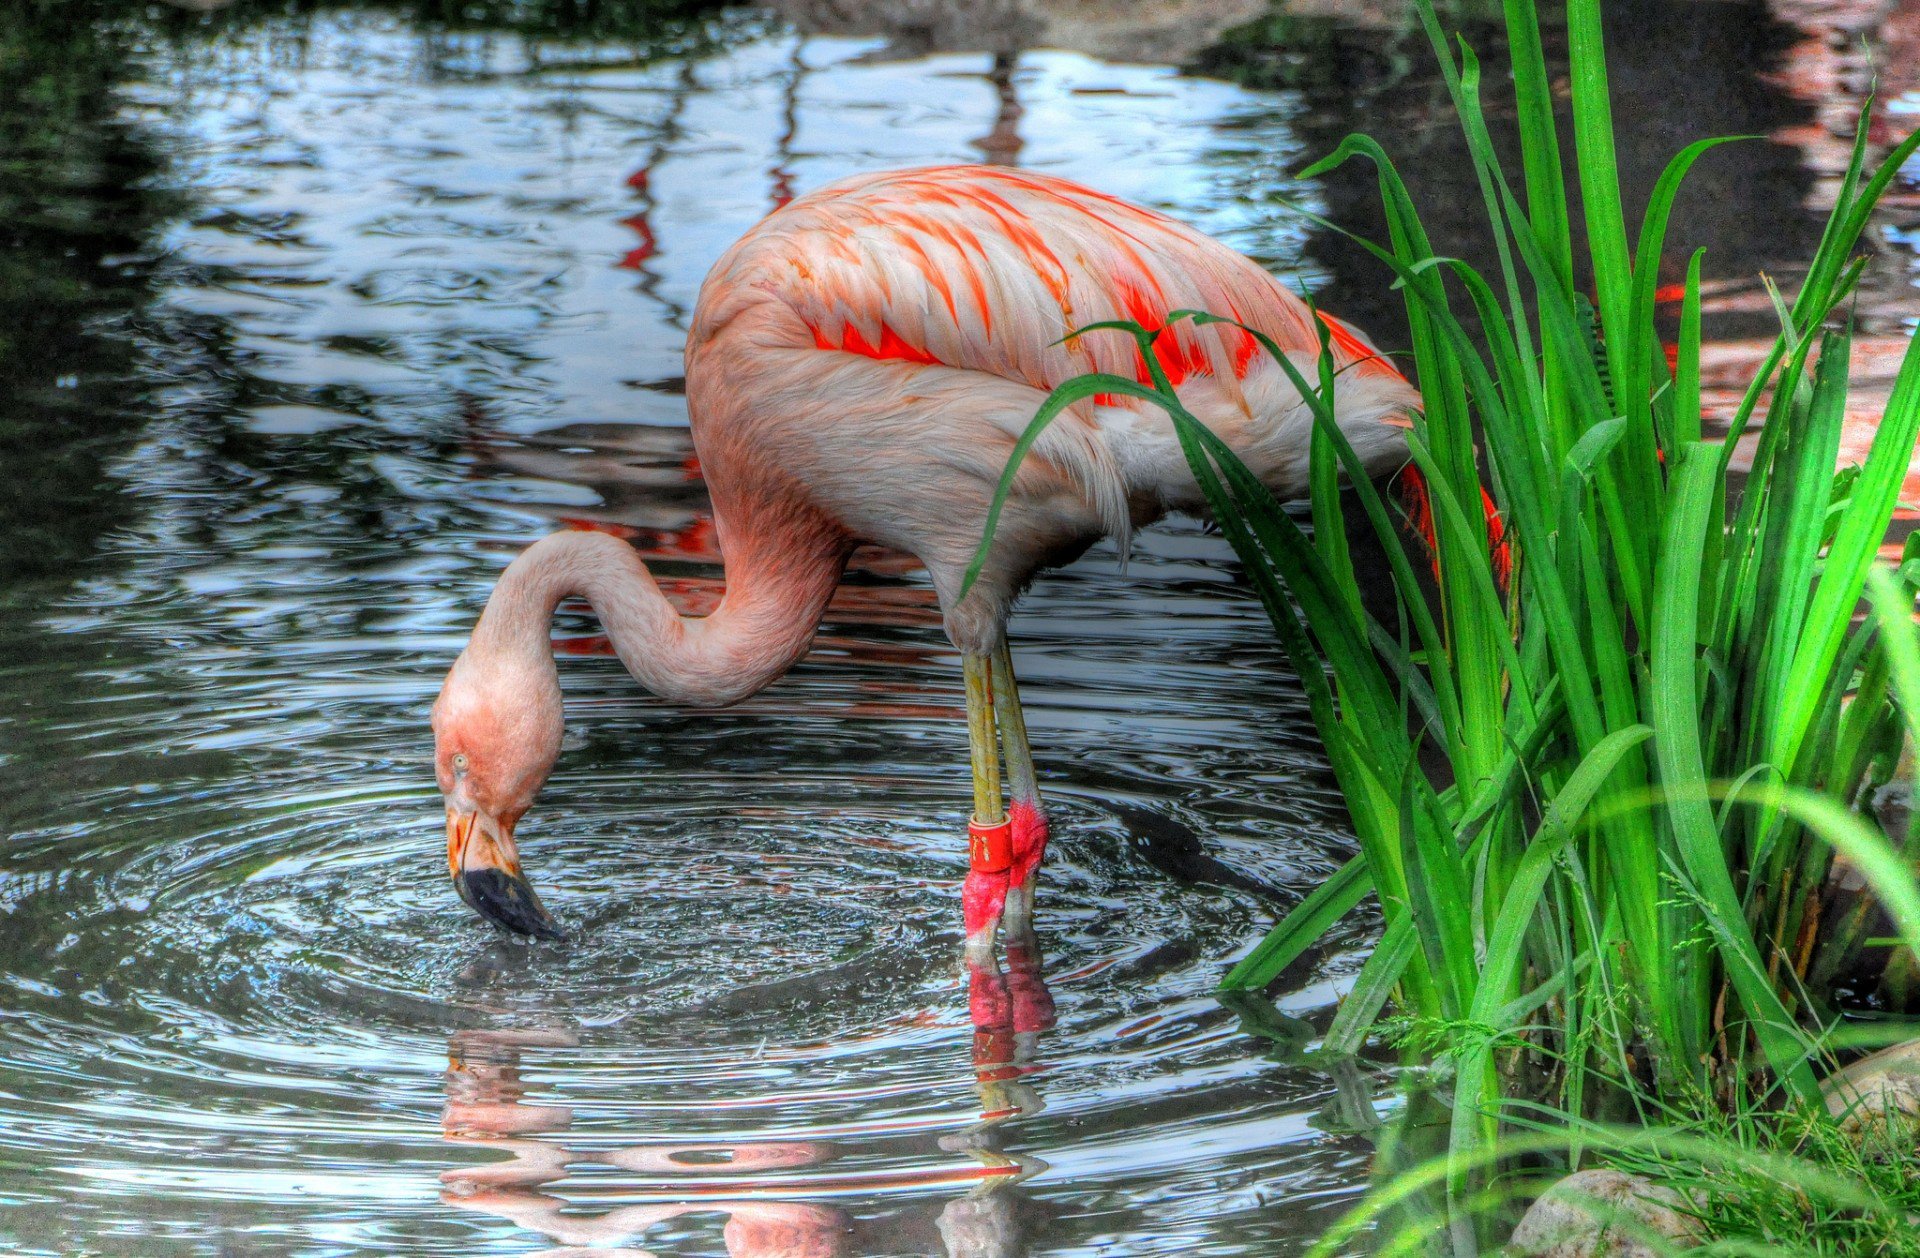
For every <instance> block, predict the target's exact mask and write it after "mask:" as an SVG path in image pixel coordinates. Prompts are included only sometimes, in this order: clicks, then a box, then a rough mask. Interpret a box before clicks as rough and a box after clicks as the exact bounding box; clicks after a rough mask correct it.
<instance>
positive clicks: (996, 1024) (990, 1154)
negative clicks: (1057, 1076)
mask: <svg viewBox="0 0 1920 1258" xmlns="http://www.w3.org/2000/svg"><path fill="white" fill-rule="evenodd" d="M966 967H967V1006H968V1011H969V1013H970V1014H971V1016H972V1020H973V1077H974V1087H975V1090H976V1092H977V1093H978V1094H979V1097H980V1119H979V1121H978V1122H976V1123H974V1124H972V1125H971V1126H969V1127H967V1128H966V1129H965V1130H963V1131H961V1132H959V1133H957V1134H955V1135H952V1136H948V1137H945V1138H944V1139H942V1140H941V1141H940V1145H941V1147H942V1148H944V1149H948V1150H951V1151H954V1152H962V1151H964V1152H966V1153H969V1154H971V1155H972V1156H973V1157H974V1158H976V1159H977V1160H978V1161H979V1162H980V1164H981V1166H982V1167H983V1168H984V1169H985V1170H986V1171H987V1174H986V1176H985V1177H984V1178H982V1179H981V1181H980V1182H979V1184H978V1185H976V1186H975V1187H974V1188H973V1190H972V1191H970V1192H968V1193H967V1194H966V1195H965V1196H963V1197H958V1198H955V1199H954V1200H952V1201H949V1202H948V1203H947V1204H946V1206H945V1207H944V1208H943V1209H942V1210H941V1211H940V1217H939V1219H938V1220H937V1223H936V1226H938V1228H939V1230H940V1239H941V1241H942V1242H943V1243H944V1244H945V1245H946V1249H947V1254H948V1256H949V1258H1023V1256H1024V1255H1025V1254H1026V1253H1027V1236H1026V1229H1025V1226H1024V1223H1023V1207H1024V1205H1025V1203H1026V1198H1025V1196H1024V1195H1023V1194H1022V1193H1021V1192H1019V1191H1018V1186H1019V1185H1020V1184H1021V1183H1023V1182H1025V1181H1026V1180H1028V1179H1031V1178H1033V1177H1034V1176H1035V1175H1038V1174H1040V1173H1041V1172H1042V1171H1044V1170H1046V1169H1047V1164H1046V1163H1045V1162H1043V1161H1041V1160H1040V1159H1039V1158H1036V1157H1033V1156H1031V1155H1027V1154H1021V1153H1015V1152H1010V1151H1009V1150H1007V1149H1006V1147H1005V1144H1006V1138H1007V1127H1008V1125H1009V1124H1011V1123H1012V1122H1013V1121H1014V1120H1016V1119H1019V1118H1028V1117H1032V1116H1033V1115H1035V1114H1038V1113H1040V1112H1041V1111H1042V1110H1044V1109H1045V1108H1046V1103H1045V1102H1044V1101H1042V1100H1041V1099H1040V1093H1039V1092H1038V1091H1037V1090H1036V1089H1035V1087H1034V1085H1033V1079H1034V1077H1035V1076H1036V1075H1037V1074H1038V1073H1039V1072H1040V1071H1041V1070H1042V1069H1044V1066H1043V1065H1042V1064H1041V1062H1040V1061H1039V1059H1038V1051H1039V1044H1040V1037H1041V1035H1042V1033H1044V1032H1045V1031H1047V1030H1048V1029H1049V1028H1051V1027H1052V1026H1053V1022H1054V1010H1053V995H1052V993H1051V992H1050V991H1048V990H1047V983H1046V978H1045V976H1044V974H1043V973H1042V958H1041V955H1040V941H1039V939H1038V938H1037V937H1036V936H1035V934H1034V933H1033V931H1032V930H1031V929H1022V930H1019V931H1017V932H1009V934H1008V937H1007V940H1006V966H1005V968H1004V969H1002V968H1001V966H1000V965H999V963H998V962H997V960H996V959H995V958H994V957H993V956H992V955H991V954H987V955H984V956H983V955H981V953H980V952H979V951H978V950H974V949H969V950H968V953H967V958H966Z"/></svg>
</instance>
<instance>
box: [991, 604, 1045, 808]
mask: <svg viewBox="0 0 1920 1258" xmlns="http://www.w3.org/2000/svg"><path fill="white" fill-rule="evenodd" d="M993 715H994V719H995V720H996V721H997V723H998V724H999V726H1000V738H1001V742H1002V744H1003V745H1004V747H1005V750H1006V755H1007V793H1008V794H1010V795H1012V796H1013V798H1014V800H1015V801H1017V802H1019V803H1023V804H1034V805H1036V806H1037V805H1038V804H1039V802H1040V780H1039V778H1038V777H1037V776H1036V775H1035V773H1034V771H1033V748H1031V747H1030V746H1028V745H1027V717H1026V713H1024V712H1022V711H1021V710H1020V689H1019V687H1018V686H1017V685H1016V684H1015V683H1014V680H1013V653H1012V652H1011V651H1009V650H1008V649H1007V644H1006V643H1005V642H1004V641H1002V642H1001V643H1000V645H999V646H997V647H995V648H994V649H993Z"/></svg>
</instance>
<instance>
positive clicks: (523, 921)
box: [447, 807, 566, 939]
mask: <svg viewBox="0 0 1920 1258" xmlns="http://www.w3.org/2000/svg"><path fill="white" fill-rule="evenodd" d="M447 869H448V870H449V872H451V873H452V874H453V889H454V890H455V891H458V892H459V893H460V898H461V899H462V900H465V901H466V902H467V907H468V908H470V909H472V910H473V911H474V912H476V913H478V914H479V915H480V916H481V917H484V918H485V919H486V920H487V921H488V922H490V923H492V924H493V925H495V926H497V927H499V928H500V929H502V930H506V931H511V932H512V933H514V934H516V935H531V936H533V937H534V938H535V939H564V938H566V936H565V935H563V934H562V933H561V931H560V925H559V923H557V922H555V921H554V920H553V916H552V914H550V913H548V912H547V910H546V909H545V908H543V907H542V906H541V904H540V897H539V896H537V895H535V894H534V893H533V884H532V883H530V882H528V881H527V880H526V877H525V876H524V875H523V874H521V872H520V854H519V853H518V852H517V851H516V850H515V849H514V846H513V829H512V827H510V826H503V825H501V824H500V823H499V822H498V821H496V820H495V819H494V818H492V817H490V816H488V815H487V814H485V813H481V812H462V811H461V810H459V809H457V808H453V807H449V808H448V809H447Z"/></svg>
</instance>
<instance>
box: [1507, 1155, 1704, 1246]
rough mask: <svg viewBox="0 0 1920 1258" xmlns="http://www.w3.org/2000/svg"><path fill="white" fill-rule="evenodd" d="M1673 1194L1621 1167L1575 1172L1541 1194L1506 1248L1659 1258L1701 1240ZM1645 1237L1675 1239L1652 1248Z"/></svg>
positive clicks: (1695, 1224) (1697, 1223) (1696, 1223)
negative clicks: (1659, 1246)
mask: <svg viewBox="0 0 1920 1258" xmlns="http://www.w3.org/2000/svg"><path fill="white" fill-rule="evenodd" d="M1685 1206H1686V1200H1685V1198H1683V1197H1682V1196H1681V1195H1680V1194H1679V1193H1678V1192H1676V1191H1674V1190H1673V1189H1671V1188H1668V1187H1666V1186H1664V1185H1661V1184H1656V1183H1654V1182H1653V1181H1652V1180H1649V1179H1644V1178H1642V1177H1640V1176H1638V1175H1629V1174H1627V1173H1626V1172H1624V1171H1614V1170H1606V1169H1599V1168H1596V1169H1593V1170H1586V1171H1576V1172H1574V1173H1573V1174H1571V1175H1569V1176H1567V1177H1566V1178H1565V1179H1563V1180H1561V1181H1560V1182H1559V1183H1557V1184H1555V1185H1554V1186H1553V1187H1551V1188H1549V1189H1547V1191H1546V1192H1545V1193H1543V1194H1541V1196H1540V1199H1539V1200H1538V1201H1535V1202H1534V1203H1533V1206H1532V1208H1531V1209H1529V1210H1528V1211H1527V1213H1526V1217H1525V1218H1523V1219H1521V1220H1520V1226H1519V1227H1516V1228H1515V1229H1513V1241H1512V1243H1511V1244H1510V1245H1509V1246H1508V1247H1507V1252H1508V1253H1509V1254H1512V1255H1513V1256H1514V1258H1662V1255H1663V1254H1664V1253H1667V1252H1671V1251H1673V1250H1685V1249H1688V1248H1691V1247H1692V1246H1693V1245H1695V1244H1698V1243H1699V1241H1700V1239H1701V1228H1700V1221H1699V1220H1698V1219H1696V1218H1694V1217H1693V1216H1692V1215H1690V1214H1687V1213H1685ZM1648 1235H1651V1236H1656V1237H1659V1238H1661V1239H1663V1240H1667V1241H1671V1242H1674V1244H1672V1245H1671V1246H1668V1247H1665V1248H1663V1249H1655V1248H1654V1247H1653V1246H1651V1245H1649V1244H1647V1243H1646V1241H1645V1240H1644V1239H1643V1237H1646V1236H1648Z"/></svg>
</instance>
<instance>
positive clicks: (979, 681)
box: [960, 653, 1007, 825]
mask: <svg viewBox="0 0 1920 1258" xmlns="http://www.w3.org/2000/svg"><path fill="white" fill-rule="evenodd" d="M960 666H961V670H962V672H963V673H964V674H965V676H966V679H967V737H968V741H969V742H970V743H972V745H973V819H974V820H975V821H976V822H979V823H980V824H982V825H996V824H998V823H999V822H1001V821H1004V820H1005V819H1006V815H1007V813H1006V806H1005V804H1004V803H1003V802H1002V801H1001V797H1000V748H999V745H998V743H999V740H998V739H997V738H996V737H995V733H996V730H995V728H994V711H995V707H996V705H995V703H994V698H993V665H992V662H991V661H990V659H989V657H987V656H985V655H974V654H971V653H968V654H965V655H962V656H961V662H960Z"/></svg>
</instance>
